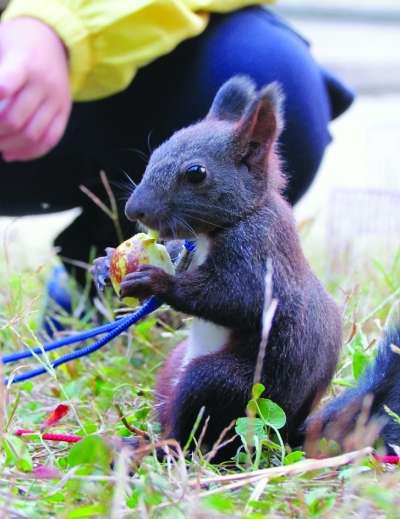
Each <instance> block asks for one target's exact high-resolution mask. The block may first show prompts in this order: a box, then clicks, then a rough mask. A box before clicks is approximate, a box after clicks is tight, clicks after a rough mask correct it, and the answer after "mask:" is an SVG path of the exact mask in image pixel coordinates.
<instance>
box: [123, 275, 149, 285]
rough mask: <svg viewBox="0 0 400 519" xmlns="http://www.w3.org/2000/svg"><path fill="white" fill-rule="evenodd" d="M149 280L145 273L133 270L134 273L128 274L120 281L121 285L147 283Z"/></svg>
mask: <svg viewBox="0 0 400 519" xmlns="http://www.w3.org/2000/svg"><path fill="white" fill-rule="evenodd" d="M149 281H150V276H149V275H148V274H145V273H138V272H135V273H134V274H128V275H127V276H125V277H124V279H123V280H122V281H121V286H122V285H131V284H132V283H148V282H149Z"/></svg>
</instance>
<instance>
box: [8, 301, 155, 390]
mask: <svg viewBox="0 0 400 519" xmlns="http://www.w3.org/2000/svg"><path fill="white" fill-rule="evenodd" d="M161 304H162V302H161V301H159V300H158V299H157V298H155V297H151V298H150V299H148V300H147V301H146V302H145V303H144V305H142V306H141V307H140V308H138V310H136V311H135V312H133V314H131V315H129V316H128V317H126V318H124V319H121V321H120V322H118V323H117V325H115V326H114V328H113V329H112V330H111V331H110V332H109V333H108V334H107V335H106V336H105V337H102V338H101V339H100V340H98V341H96V342H95V343H94V344H91V345H89V346H86V347H84V348H80V349H79V350H75V351H72V352H71V353H67V354H65V355H63V356H62V357H60V358H59V359H57V360H55V361H53V362H52V363H51V367H52V368H53V369H55V368H58V366H61V365H62V364H65V363H66V362H71V361H72V360H75V359H79V358H80V357H84V356H86V355H89V354H90V353H93V352H94V351H97V350H99V349H100V348H101V347H102V346H104V345H105V344H107V343H108V342H110V341H112V340H113V339H114V338H115V337H117V335H120V334H121V333H122V332H124V331H125V330H126V329H128V328H129V327H130V326H131V325H132V324H135V323H136V322H137V321H139V320H140V319H142V318H143V317H145V316H146V315H148V314H150V313H151V312H154V310H156V309H157V308H158V307H159V306H161ZM114 324H115V323H114ZM49 369H50V367H49V366H41V367H40V368H36V369H32V370H30V371H27V372H26V373H21V374H20V375H16V376H15V377H13V378H12V379H11V383H12V384H16V383H17V382H24V381H25V380H29V379H31V378H34V377H37V376H38V375H43V374H44V373H47V372H48V371H49ZM5 384H6V385H7V384H8V379H6V380H5Z"/></svg>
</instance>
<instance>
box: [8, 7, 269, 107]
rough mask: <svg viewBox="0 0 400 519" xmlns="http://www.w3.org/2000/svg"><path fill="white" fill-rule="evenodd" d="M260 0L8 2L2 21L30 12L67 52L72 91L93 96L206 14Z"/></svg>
mask: <svg viewBox="0 0 400 519" xmlns="http://www.w3.org/2000/svg"><path fill="white" fill-rule="evenodd" d="M262 3H266V0H12V1H11V2H10V4H9V6H8V7H7V9H6V10H5V12H4V14H3V20H9V19H12V18H16V17H20V16H30V17H34V18H37V19H40V20H42V21H43V22H45V23H46V24H47V25H49V26H50V27H52V28H53V29H54V30H55V31H56V32H57V34H58V35H59V36H60V38H61V39H62V40H63V42H64V44H65V45H66V47H67V48H68V51H69V59H70V78H71V89H72V94H73V96H74V98H75V99H76V100H81V101H83V100H94V99H98V98H101V97H105V96H107V95H111V94H113V93H116V92H119V91H121V90H123V89H124V88H126V87H127V86H128V84H129V83H130V82H131V80H132V78H133V77H134V75H135V74H136V71H137V70H138V68H140V67H142V66H144V65H146V64H148V63H150V62H151V61H153V60H154V59H156V58H158V57H160V56H162V55H164V54H167V53H169V52H170V51H172V50H173V49H174V48H175V47H176V46H177V45H178V44H179V43H180V42H182V41H183V40H185V39H187V38H190V37H192V36H196V35H198V34H200V33H201V32H202V31H203V30H204V29H205V27H206V25H207V22H208V14H207V13H208V12H212V11H215V12H226V11H231V10H234V9H237V8H240V7H244V6H245V5H251V4H262Z"/></svg>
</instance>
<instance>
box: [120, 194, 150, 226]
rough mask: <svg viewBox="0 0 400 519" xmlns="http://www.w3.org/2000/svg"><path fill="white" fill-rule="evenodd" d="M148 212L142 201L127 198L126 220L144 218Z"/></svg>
mask: <svg viewBox="0 0 400 519" xmlns="http://www.w3.org/2000/svg"><path fill="white" fill-rule="evenodd" d="M148 214H149V211H148V210H147V209H146V208H145V207H144V206H143V204H142V203H140V202H135V200H131V199H129V200H128V202H127V204H126V206H125V215H126V217H127V218H128V220H131V221H136V220H145V219H146V216H148Z"/></svg>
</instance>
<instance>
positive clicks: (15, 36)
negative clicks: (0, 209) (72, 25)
mask: <svg viewBox="0 0 400 519" xmlns="http://www.w3.org/2000/svg"><path fill="white" fill-rule="evenodd" d="M70 111H71V94H70V89H69V78H68V57H67V53H66V50H65V48H64V46H63V43H62V41H61V40H60V39H59V37H58V36H57V34H56V33H55V32H54V31H53V30H52V29H51V28H50V27H48V26H47V25H46V24H44V23H42V22H40V21H39V20H36V19H34V18H16V19H15V20H10V21H7V22H4V23H2V24H0V152H1V153H2V155H3V158H4V160H5V161H13V160H32V159H36V158H38V157H41V156H42V155H45V154H46V153H47V152H48V151H50V150H51V149H52V148H53V147H54V146H55V145H56V144H58V142H59V141H60V139H61V137H62V136H63V134H64V131H65V127H66V125H67V122H68V117H69V114H70Z"/></svg>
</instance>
